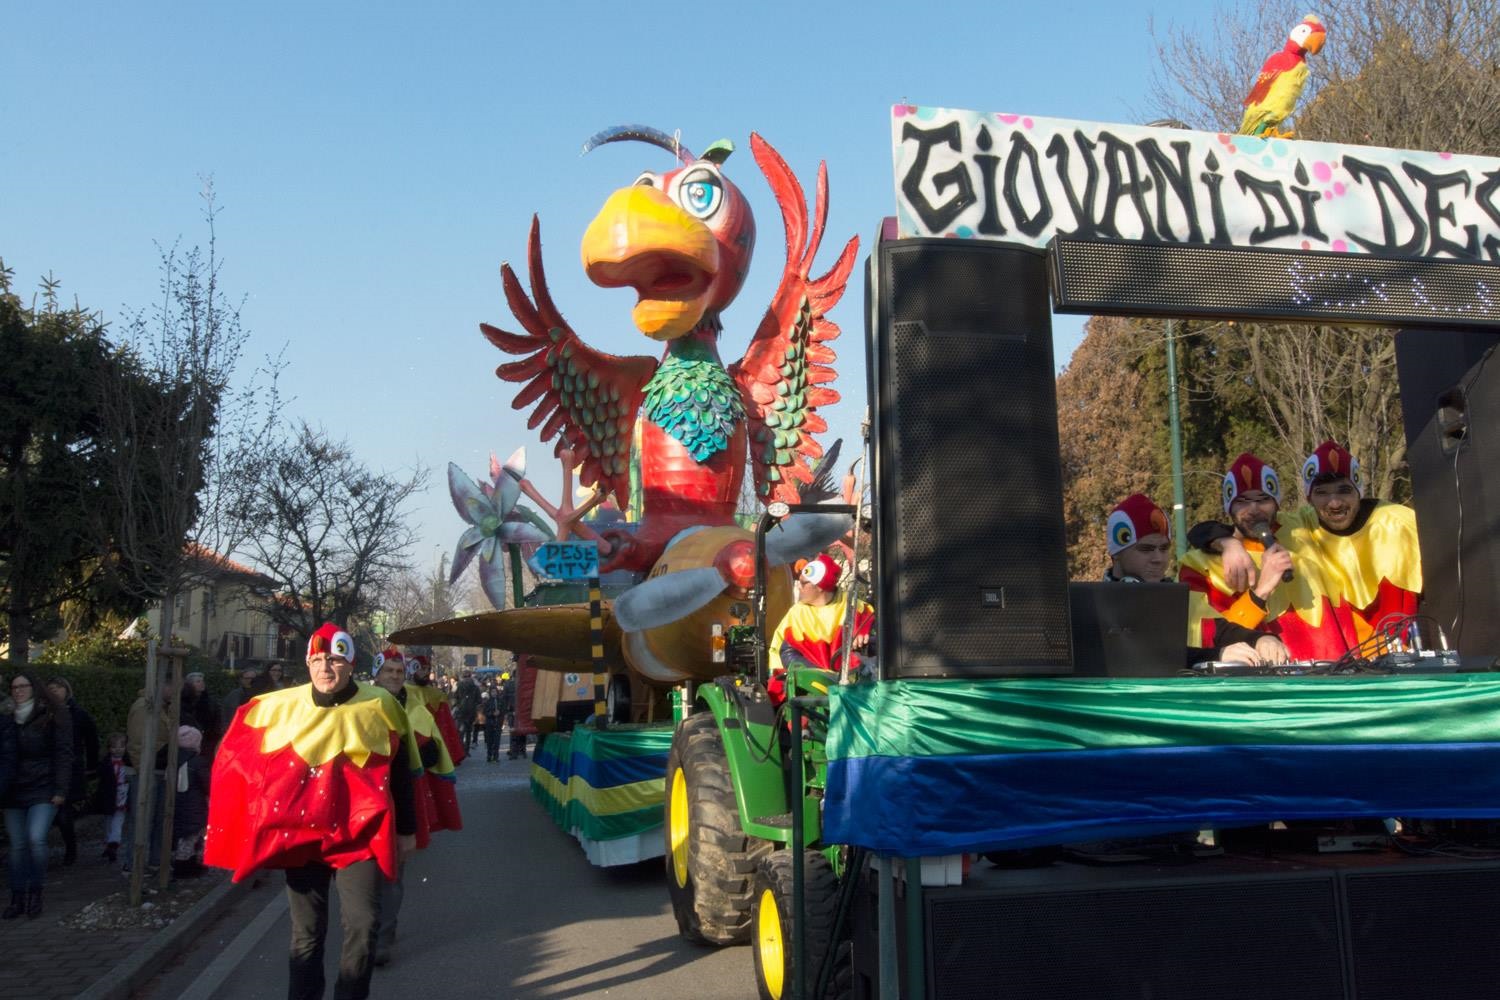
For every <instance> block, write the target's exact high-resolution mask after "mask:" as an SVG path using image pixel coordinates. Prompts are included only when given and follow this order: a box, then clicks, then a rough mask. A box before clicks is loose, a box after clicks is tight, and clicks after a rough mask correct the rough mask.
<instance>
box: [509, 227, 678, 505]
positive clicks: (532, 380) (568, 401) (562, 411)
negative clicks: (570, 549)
mask: <svg viewBox="0 0 1500 1000" xmlns="http://www.w3.org/2000/svg"><path fill="white" fill-rule="evenodd" d="M526 256H527V270H528V272H529V276H530V279H531V298H528V297H527V295H526V292H525V291H524V290H523V289H522V288H521V283H520V281H519V280H517V278H516V275H515V272H514V271H512V270H511V267H510V265H509V264H505V265H502V266H501V268H500V273H501V277H502V278H503V279H504V282H505V300H506V302H507V303H508V304H509V305H510V309H511V312H512V313H513V314H514V315H515V317H516V319H517V320H519V321H520V323H521V325H522V326H524V327H525V328H526V332H525V333H524V334H515V333H508V332H506V331H504V330H501V329H499V328H497V327H494V326H491V325H489V324H488V323H481V324H480V330H481V331H482V332H483V333H484V336H485V338H486V339H487V340H489V342H490V343H492V344H494V345H495V346H496V347H498V348H499V349H500V350H502V351H505V352H507V353H509V354H524V355H528V357H526V358H525V359H524V360H521V361H513V362H510V363H509V364H503V365H501V366H500V367H499V368H496V369H495V374H496V375H498V376H500V377H501V378H502V379H505V380H506V381H509V382H525V383H526V387H525V388H523V389H522V390H521V391H520V392H519V393H517V394H516V398H515V400H514V401H513V402H512V403H511V406H512V407H514V408H515V409H517V410H521V409H525V408H526V407H527V406H530V405H531V404H532V403H536V406H535V407H534V408H533V409H532V412H531V416H530V418H529V419H528V420H527V421H526V426H528V427H532V428H535V427H537V426H538V425H541V427H542V430H541V438H542V440H543V441H550V440H551V439H552V438H553V437H554V436H556V435H557V433H558V432H559V431H561V432H562V438H561V439H560V440H559V441H558V443H557V447H556V448H555V449H554V451H555V453H556V454H558V455H561V454H562V452H563V450H564V449H568V448H571V449H572V450H573V452H574V453H575V454H577V455H581V456H583V471H582V473H581V475H580V477H579V481H580V482H583V483H596V482H597V483H600V484H602V486H603V488H604V491H605V492H606V493H613V494H614V495H615V499H616V500H617V501H618V502H619V504H620V506H621V507H622V508H623V507H625V506H626V505H627V504H628V503H629V500H630V442H631V436H632V434H633V433H634V429H635V415H636V411H637V410H639V409H640V405H641V398H642V396H643V394H644V391H645V386H646V383H647V382H648V381H650V380H651V376H652V374H653V373H655V371H656V368H657V361H656V359H655V358H649V357H644V356H642V355H632V356H631V357H626V358H622V357H617V356H615V355H613V354H605V353H604V352H603V351H596V350H594V349H593V348H591V347H589V346H588V345H586V344H585V343H584V342H583V341H582V340H580V339H579V337H578V334H576V333H574V332H573V329H572V327H570V326H568V323H567V321H566V320H564V319H563V318H562V315H561V314H560V313H559V312H558V311H557V307H556V306H555V305H553V303H552V296H551V293H549V292H548V290H547V277H546V274H545V272H544V271H543V269H542V240H541V225H540V223H539V222H538V221H537V219H536V217H535V216H533V217H532V220H531V235H530V238H529V239H528V241H527V255H526ZM533 299H535V303H534V304H533V301H532V300H533ZM544 421H545V423H543V422H544Z"/></svg>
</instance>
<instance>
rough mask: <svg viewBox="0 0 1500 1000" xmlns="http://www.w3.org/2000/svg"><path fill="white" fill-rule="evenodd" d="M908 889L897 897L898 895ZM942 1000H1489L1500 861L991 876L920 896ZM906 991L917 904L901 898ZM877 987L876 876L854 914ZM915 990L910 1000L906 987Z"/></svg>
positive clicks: (867, 992) (859, 995)
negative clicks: (910, 912) (910, 921)
mask: <svg viewBox="0 0 1500 1000" xmlns="http://www.w3.org/2000/svg"><path fill="white" fill-rule="evenodd" d="M898 891H900V890H898ZM922 913H923V924H924V926H923V927H922V930H921V934H922V941H923V954H924V956H925V957H924V960H923V961H924V970H923V973H924V976H923V978H924V979H925V981H926V997H927V1000H991V998H998V997H1003V998H1006V1000H1141V998H1143V997H1148V998H1150V1000H1262V998H1275V1000H1410V998H1418V997H1419V998H1421V1000H1474V998H1477V997H1493V996H1496V995H1497V994H1500V985H1497V984H1500V948H1496V947H1495V945H1494V936H1495V927H1496V926H1497V923H1500V863H1497V862H1495V861H1472V862H1460V861H1452V860H1447V859H1441V858H1424V859H1411V860H1407V859H1402V858H1395V857H1392V856H1389V855H1339V856H1297V857H1285V858H1274V857H1271V856H1263V857H1238V858H1236V857H1225V858H1219V859H1203V860H1199V861H1198V862H1195V863H1193V864H1191V865H1186V866H1170V865H1169V866H1162V865H1123V866H1114V867H1112V868H1097V867H1087V866H1079V865H1071V864H1059V865H1054V866H1052V867H1049V868H1040V869H1031V870H1014V871H1002V870H982V869H978V868H977V867H976V870H975V873H974V876H973V877H972V878H971V879H970V881H969V882H967V883H966V884H964V885H963V886H954V887H945V888H928V889H925V890H923V894H922ZM895 917H896V921H895V928H894V930H895V938H896V945H897V958H898V963H899V968H900V975H901V982H902V983H903V984H904V983H905V982H906V981H907V979H906V971H907V970H906V966H905V961H906V957H907V949H906V934H907V922H906V919H905V918H906V900H905V899H904V898H897V899H896V900H895ZM850 926H851V933H852V940H853V972H854V991H853V995H854V997H855V998H856V1000H874V998H875V997H876V996H878V995H879V964H880V946H879V914H878V897H877V895H876V886H875V879H874V877H873V876H872V877H867V878H865V879H864V880H863V881H862V883H861V885H860V887H859V892H858V893H857V894H856V897H855V901H854V908H853V913H852V915H851V925H850ZM902 995H903V996H905V995H907V994H906V991H904V990H903V991H902Z"/></svg>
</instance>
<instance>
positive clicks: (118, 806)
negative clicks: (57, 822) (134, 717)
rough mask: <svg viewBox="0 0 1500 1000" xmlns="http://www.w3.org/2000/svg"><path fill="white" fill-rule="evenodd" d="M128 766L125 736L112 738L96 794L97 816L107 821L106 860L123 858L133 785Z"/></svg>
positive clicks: (111, 736)
mask: <svg viewBox="0 0 1500 1000" xmlns="http://www.w3.org/2000/svg"><path fill="white" fill-rule="evenodd" d="M127 766H128V765H127V764H126V762H125V734H124V733H110V734H109V755H108V756H106V757H105V758H104V759H103V760H101V761H100V762H99V787H98V790H97V791H96V792H95V793H94V812H96V813H99V814H100V815H101V816H103V817H104V860H105V861H114V860H116V859H117V858H118V857H119V856H120V834H121V832H122V831H124V829H125V805H126V803H128V802H129V801H130V782H129V781H128V780H126V779H127V777H128V775H127Z"/></svg>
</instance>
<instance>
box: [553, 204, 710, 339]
mask: <svg viewBox="0 0 1500 1000" xmlns="http://www.w3.org/2000/svg"><path fill="white" fill-rule="evenodd" d="M582 249H583V270H584V273H586V274H587V275H588V276H589V280H590V281H592V282H593V283H594V284H596V285H599V286H600V287H602V288H622V287H626V286H629V287H631V288H634V289H635V290H636V293H637V294H638V295H639V296H640V298H639V300H638V301H637V302H636V304H635V310H634V312H633V313H632V314H631V315H632V318H633V319H634V320H635V325H636V328H637V329H638V330H640V331H641V332H642V333H644V334H645V335H646V336H648V337H651V338H652V339H654V340H672V339H674V338H677V337H680V336H682V335H683V334H685V333H688V332H689V331H690V330H692V329H693V328H694V327H695V326H697V325H698V321H699V320H701V319H702V318H703V312H704V310H705V309H706V308H707V305H708V289H709V286H710V285H711V284H713V280H714V276H715V275H716V274H718V272H719V244H718V241H717V240H716V239H715V238H714V234H713V233H712V232H711V231H710V230H709V228H708V227H707V226H705V225H704V224H703V223H702V222H700V221H699V220H697V219H695V218H693V217H692V216H691V215H689V214H688V213H687V212H684V211H683V210H682V209H681V208H680V207H679V206H678V205H677V203H676V202H674V201H672V199H670V198H668V197H667V196H666V195H665V194H664V193H662V192H661V191H660V190H659V189H657V188H654V187H647V186H645V185H643V184H636V185H632V186H631V187H627V188H621V189H620V190H618V191H616V192H615V193H614V194H612V195H610V196H609V200H607V201H606V202H605V203H604V207H603V208H601V209H600V210H599V214H598V215H596V216H594V221H593V222H590V223H589V227H588V229H587V230H585V231H584V234H583V248H582Z"/></svg>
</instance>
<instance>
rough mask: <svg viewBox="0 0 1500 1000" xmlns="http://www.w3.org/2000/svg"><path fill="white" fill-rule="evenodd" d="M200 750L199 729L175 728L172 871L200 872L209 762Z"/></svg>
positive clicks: (185, 874) (179, 873)
mask: <svg viewBox="0 0 1500 1000" xmlns="http://www.w3.org/2000/svg"><path fill="white" fill-rule="evenodd" d="M202 750H203V733H202V732H200V731H199V730H197V729H194V728H193V727H192V726H182V727H181V728H179V729H178V730H177V751H178V763H177V781H176V789H177V808H176V809H175V811H174V812H173V813H172V843H173V844H174V845H175V846H174V848H173V850H172V874H173V875H174V876H176V877H178V878H194V877H196V876H198V875H201V874H203V832H204V830H205V829H207V827H208V783H209V775H210V774H211V773H212V772H211V769H212V767H213V764H212V762H211V761H210V760H209V757H208V755H207V754H205V753H203V752H202Z"/></svg>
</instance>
